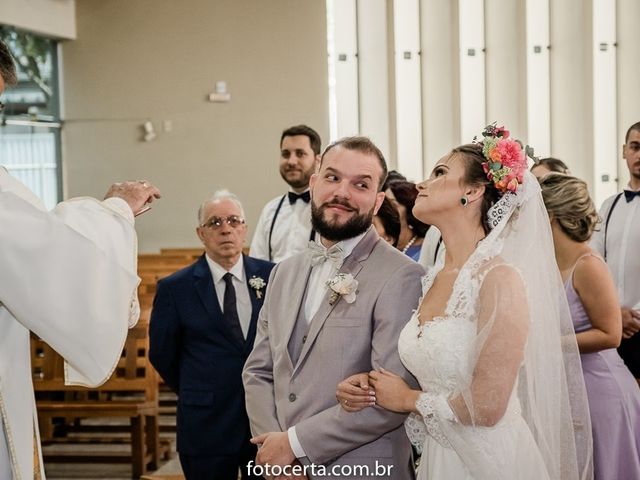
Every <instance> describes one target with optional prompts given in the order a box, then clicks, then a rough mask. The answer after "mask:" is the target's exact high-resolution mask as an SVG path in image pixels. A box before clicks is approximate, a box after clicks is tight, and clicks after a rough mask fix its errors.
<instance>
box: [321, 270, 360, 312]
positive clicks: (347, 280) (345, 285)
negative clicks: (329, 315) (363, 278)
mask: <svg viewBox="0 0 640 480" xmlns="http://www.w3.org/2000/svg"><path fill="white" fill-rule="evenodd" d="M326 285H327V287H329V288H330V289H331V297H330V298H329V305H333V304H334V303H336V302H337V301H338V299H339V298H340V297H344V301H345V302H347V303H353V302H355V301H356V289H357V288H358V281H357V280H356V279H355V278H353V275H351V274H350V273H338V274H337V275H336V276H335V277H333V278H331V279H329V280H327V283H326Z"/></svg>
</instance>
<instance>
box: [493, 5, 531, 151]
mask: <svg viewBox="0 0 640 480" xmlns="http://www.w3.org/2000/svg"><path fill="white" fill-rule="evenodd" d="M484 7H485V9H484V12H485V13H484V19H485V35H484V37H485V45H486V55H485V57H486V58H485V65H486V91H487V121H488V122H493V121H497V122H498V124H500V125H502V124H504V125H507V126H508V128H509V130H510V131H511V132H512V134H513V135H514V136H515V137H516V138H521V139H522V140H524V141H526V134H527V128H526V125H527V115H526V107H527V95H526V92H527V83H526V56H525V55H524V52H525V48H526V47H525V45H526V28H525V25H526V21H525V0H511V1H508V2H505V1H503V0H485V4H484Z"/></svg>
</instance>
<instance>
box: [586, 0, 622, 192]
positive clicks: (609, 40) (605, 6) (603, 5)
mask: <svg viewBox="0 0 640 480" xmlns="http://www.w3.org/2000/svg"><path fill="white" fill-rule="evenodd" d="M615 43H616V3H615V0H593V40H592V42H591V46H592V52H593V53H592V54H593V132H594V135H593V156H594V158H593V180H594V183H593V191H594V195H595V201H596V202H597V203H598V204H600V203H601V202H602V201H604V200H605V199H606V198H607V197H609V196H611V195H613V194H614V193H616V191H617V189H618V185H617V182H616V178H617V170H618V168H617V160H616V158H617V153H618V148H617V144H618V141H617V138H616V137H617V128H616V122H617V108H616V51H615V50H616V49H615Z"/></svg>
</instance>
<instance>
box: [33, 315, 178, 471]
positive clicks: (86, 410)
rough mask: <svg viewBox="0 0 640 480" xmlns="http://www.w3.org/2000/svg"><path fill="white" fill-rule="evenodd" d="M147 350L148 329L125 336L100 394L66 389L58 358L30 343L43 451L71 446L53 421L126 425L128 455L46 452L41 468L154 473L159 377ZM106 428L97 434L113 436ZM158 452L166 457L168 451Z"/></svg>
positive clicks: (39, 342) (40, 345)
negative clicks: (114, 467)
mask: <svg viewBox="0 0 640 480" xmlns="http://www.w3.org/2000/svg"><path fill="white" fill-rule="evenodd" d="M148 345H149V339H148V323H147V322H146V321H143V320H141V321H140V322H139V323H138V325H137V326H136V327H134V328H133V329H131V330H129V334H128V335H127V339H126V342H125V346H124V349H123V352H122V356H121V358H120V360H119V362H118V365H117V367H116V369H115V371H114V372H113V374H112V376H111V378H110V379H109V380H108V381H107V382H106V383H105V384H104V385H102V386H101V387H99V388H96V389H87V388H83V387H73V386H65V385H64V372H63V370H64V364H63V360H62V358H61V357H60V356H59V355H58V354H57V353H56V352H55V351H54V350H53V349H52V348H51V347H49V346H48V345H47V344H46V343H44V342H43V341H42V340H40V339H38V338H37V337H32V341H31V348H32V362H33V363H32V369H33V383H34V388H35V391H36V406H37V410H38V421H39V425H40V431H41V437H42V442H43V444H44V445H46V444H48V443H51V442H60V441H61V442H70V441H69V440H68V439H66V438H64V437H63V438H57V437H56V436H55V431H54V423H53V419H56V420H57V421H58V422H59V421H61V420H60V419H62V421H64V422H71V424H73V422H75V423H76V424H77V423H78V419H86V418H105V417H121V418H127V419H128V420H129V427H128V436H129V437H130V443H131V455H122V454H117V453H111V452H104V453H99V454H94V453H93V452H90V453H87V454H82V453H79V452H74V453H58V454H47V453H46V450H45V454H44V461H45V462H82V463H85V462H96V463H101V462H106V463H112V462H131V464H132V473H133V477H134V478H138V477H140V475H143V474H145V473H146V472H147V471H148V469H156V468H158V463H159V459H160V455H161V446H160V440H159V425H158V415H159V407H158V375H157V373H156V372H155V370H154V369H153V367H152V366H151V364H150V363H149V360H148ZM64 425H65V424H63V426H64ZM67 425H68V424H67ZM111 427H112V426H111ZM111 427H110V426H99V427H97V428H96V429H97V430H98V431H101V432H106V431H113V428H111ZM163 450H165V453H167V454H168V449H167V448H165V449H163Z"/></svg>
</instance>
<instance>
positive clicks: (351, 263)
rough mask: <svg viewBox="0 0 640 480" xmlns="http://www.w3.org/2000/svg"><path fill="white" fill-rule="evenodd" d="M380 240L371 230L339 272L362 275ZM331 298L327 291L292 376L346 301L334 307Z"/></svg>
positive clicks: (354, 275) (340, 300) (314, 317)
mask: <svg viewBox="0 0 640 480" xmlns="http://www.w3.org/2000/svg"><path fill="white" fill-rule="evenodd" d="M379 238H380V237H379V236H378V233H377V232H376V230H375V229H374V228H370V229H369V231H368V232H367V233H366V234H365V236H364V237H362V240H360V243H358V245H356V248H354V249H353V252H351V255H349V257H347V259H346V260H345V261H344V263H343V265H342V268H340V271H339V272H340V273H350V274H351V275H353V277H354V278H356V277H357V276H358V274H359V273H360V270H362V266H363V265H362V263H363V262H364V261H365V260H366V259H367V258H369V255H371V252H372V250H373V247H374V246H375V245H376V243H377V242H378V240H379ZM330 296H331V292H330V291H329V289H327V292H326V293H325V296H324V298H323V299H322V303H320V308H318V311H317V312H316V314H315V315H314V316H313V318H312V319H311V325H310V326H309V333H308V334H307V338H306V341H305V343H304V345H303V346H302V351H301V352H300V357H299V358H298V361H297V363H296V366H295V368H294V370H293V374H292V375H295V374H296V372H297V370H298V369H299V368H300V365H302V363H303V362H304V359H305V357H306V356H307V354H308V353H309V350H310V349H311V346H312V345H313V343H314V342H315V339H316V337H317V336H318V334H319V333H320V330H322V327H323V325H324V323H325V322H326V321H327V318H329V315H330V314H331V312H332V311H333V309H334V308H335V307H336V305H338V304H339V303H340V302H343V301H344V300H343V299H341V298H340V299H338V301H337V302H335V303H334V304H333V305H330V304H329V298H330ZM356 297H357V296H356ZM357 301H358V300H357V298H356V302H357Z"/></svg>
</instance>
